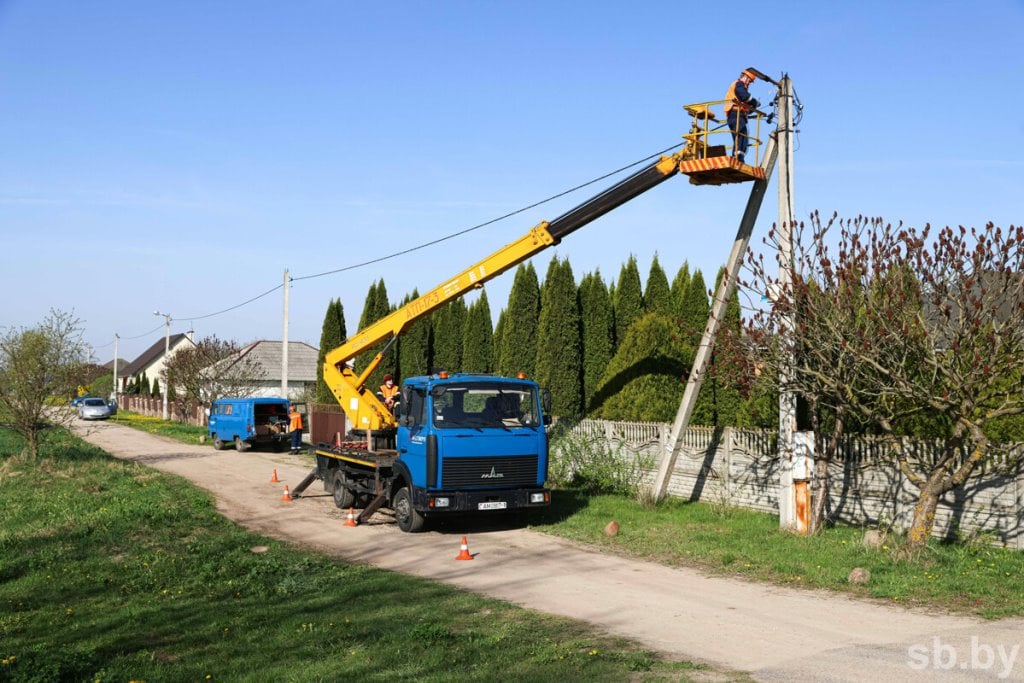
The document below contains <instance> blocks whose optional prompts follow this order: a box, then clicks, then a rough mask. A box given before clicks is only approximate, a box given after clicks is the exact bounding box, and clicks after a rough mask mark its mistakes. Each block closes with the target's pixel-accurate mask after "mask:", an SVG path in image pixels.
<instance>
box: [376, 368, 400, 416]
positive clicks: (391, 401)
mask: <svg viewBox="0 0 1024 683" xmlns="http://www.w3.org/2000/svg"><path fill="white" fill-rule="evenodd" d="M379 393H380V397H381V400H382V401H383V402H384V406H385V407H386V408H387V409H388V410H390V411H391V412H392V413H393V412H395V408H397V407H398V385H396V384H395V378H394V377H393V376H392V375H391V374H387V375H384V384H381V385H380V392H379Z"/></svg>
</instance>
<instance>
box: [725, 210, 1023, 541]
mask: <svg viewBox="0 0 1024 683" xmlns="http://www.w3.org/2000/svg"><path fill="white" fill-rule="evenodd" d="M768 242H769V243H770V244H772V245H773V246H776V247H777V246H778V244H777V233H776V232H775V231H773V232H772V233H771V234H770V235H769V238H768ZM793 245H794V247H793V248H794V270H795V272H796V274H797V275H796V277H795V278H794V282H792V283H791V284H788V285H785V286H783V284H782V283H781V282H780V281H779V279H778V276H777V275H774V273H777V272H778V267H777V266H775V265H774V264H771V265H768V264H766V263H765V261H764V258H763V257H757V256H754V255H753V254H751V255H750V256H749V257H748V260H747V268H748V271H749V273H750V275H751V279H750V281H749V282H745V283H743V284H744V286H745V288H747V289H748V290H750V291H752V292H757V293H761V292H767V293H769V298H770V299H771V305H770V306H769V307H768V308H765V309H762V310H760V311H757V312H756V313H755V314H754V315H753V316H752V318H751V319H750V321H749V330H748V331H749V339H750V342H751V347H752V349H753V350H754V353H755V354H756V356H757V358H758V360H759V362H760V363H762V364H763V366H764V368H765V369H766V371H767V372H770V373H773V374H775V375H776V376H777V375H778V374H779V372H780V370H783V369H784V368H789V370H788V372H786V373H785V376H786V377H787V379H786V380H785V385H784V386H780V387H779V388H780V389H782V390H789V391H793V392H796V393H797V394H799V395H802V396H804V397H806V398H807V399H808V400H809V401H810V402H811V404H812V405H814V406H815V407H817V408H819V409H827V410H828V411H829V412H830V414H831V416H832V419H833V429H832V437H833V438H832V439H831V448H834V445H835V443H836V441H837V440H838V436H839V435H841V434H842V432H843V430H844V425H845V424H846V422H847V420H849V419H856V420H858V421H860V422H861V423H862V424H863V425H865V426H867V427H868V428H871V429H874V430H877V431H879V432H880V433H881V434H883V435H885V436H888V437H889V438H890V441H891V444H892V447H893V452H894V453H895V459H896V464H897V465H898V467H899V469H900V471H901V472H902V474H903V475H904V476H905V477H906V478H907V479H908V480H909V481H910V482H911V483H912V484H913V485H914V486H916V487H917V489H918V501H917V504H916V506H915V509H914V517H913V521H912V524H911V528H910V532H909V542H910V545H911V549H912V550H916V549H918V548H920V547H922V546H923V545H924V544H925V543H926V542H927V540H928V538H929V536H930V535H931V532H932V529H933V527H934V523H935V513H936V509H937V506H938V503H939V500H940V498H941V497H942V496H943V494H945V493H947V492H949V491H951V490H952V489H954V488H955V487H958V486H962V485H963V484H964V482H965V481H966V480H967V478H968V476H970V475H971V474H972V472H975V471H976V470H977V469H978V468H979V466H980V465H981V464H982V463H984V462H985V461H986V458H988V457H989V455H990V446H991V441H992V437H991V433H992V432H993V429H994V428H995V427H996V426H997V425H998V424H999V423H1000V421H1005V420H1006V419H1007V418H1011V417H1012V416H1016V415H1021V414H1024V375H1022V371H1021V358H1022V357H1024V228H1021V227H1014V226H1010V228H1009V229H1008V230H1002V229H1001V228H998V227H995V226H994V225H992V224H988V225H986V226H985V227H984V228H983V229H970V230H968V229H967V228H963V227H959V228H955V229H954V228H949V227H947V228H943V229H941V230H938V231H933V230H932V229H931V228H930V227H929V226H927V225H926V226H925V227H924V228H923V229H915V228H910V227H904V226H903V225H902V224H898V225H896V226H893V225H890V224H886V223H884V222H883V221H882V220H881V219H874V218H873V219H868V218H864V217H858V218H856V219H853V220H838V219H837V218H836V217H835V216H833V217H832V219H831V220H829V221H827V222H825V223H823V222H822V221H821V219H820V217H819V216H818V214H816V213H815V214H813V215H812V216H811V220H810V222H809V224H808V225H807V226H805V225H803V224H800V225H799V226H797V227H796V229H795V230H794V235H793ZM914 431H916V432H917V433H925V434H928V435H929V436H933V437H936V438H938V439H940V440H941V442H942V444H943V448H942V449H941V454H940V455H939V456H937V457H934V458H928V459H924V458H921V457H918V456H914V455H912V454H911V453H908V452H907V451H905V450H904V449H902V448H901V443H902V442H901V440H900V439H899V438H897V437H899V436H900V435H903V434H906V433H908V432H914ZM830 451H831V449H830V448H826V452H830ZM817 471H818V472H819V473H820V472H821V470H820V469H817ZM822 493H823V492H822ZM818 498H819V499H823V498H824V496H823V495H820V494H819V495H818ZM820 502H821V503H822V504H823V503H824V501H823V500H821V501H820Z"/></svg>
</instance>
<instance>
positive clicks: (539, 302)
mask: <svg viewBox="0 0 1024 683" xmlns="http://www.w3.org/2000/svg"><path fill="white" fill-rule="evenodd" d="M721 276H722V271H720V272H719V276H718V277H719V278H720V277H721ZM418 296H419V294H418V293H417V292H416V291H413V292H412V294H409V295H407V296H406V297H405V298H404V299H403V300H402V303H401V304H400V305H404V304H406V303H408V302H410V301H412V300H413V299H415V298H417V297H418ZM395 308H396V307H394V306H392V305H391V304H390V303H389V301H388V295H387V289H386V287H385V284H384V280H383V279H380V280H378V281H376V282H374V283H373V285H371V287H370V290H369V292H368V293H367V296H366V300H365V303H364V305H363V312H362V315H361V317H360V320H359V329H363V328H365V327H366V326H367V325H369V324H371V323H373V322H375V321H377V320H379V319H381V318H382V317H384V316H385V315H387V314H388V313H390V312H391V311H393V310H395ZM709 310H710V301H709V293H708V287H707V285H706V284H705V281H704V277H703V275H702V273H701V271H700V270H696V271H695V272H693V273H692V274H691V273H690V269H689V266H688V264H686V263H684V264H683V265H682V266H681V267H680V268H679V270H678V272H677V273H676V276H675V278H674V279H673V280H672V282H671V284H669V281H668V277H667V276H666V274H665V271H664V269H663V268H662V266H661V264H660V263H659V262H658V257H657V255H655V257H654V259H653V260H652V262H651V266H650V269H649V272H648V275H647V281H646V287H644V286H643V285H642V284H641V280H640V272H639V268H638V266H637V262H636V258H635V257H633V256H630V257H629V259H628V260H627V261H626V263H624V264H623V265H622V268H621V270H620V272H619V276H618V279H617V280H615V281H614V282H612V283H610V284H606V283H605V281H604V279H603V277H602V276H601V273H600V272H599V271H596V272H594V273H587V274H586V275H584V276H583V278H582V280H581V281H580V283H579V285H577V284H576V279H575V277H574V275H573V271H572V266H571V265H570V264H569V261H568V259H559V258H558V257H557V256H556V257H554V258H552V259H551V261H550V263H549V264H548V269H547V273H546V275H545V278H544V282H543V284H542V283H541V282H540V281H539V279H538V277H537V272H536V270H535V269H534V267H533V264H532V263H529V262H527V263H525V264H521V265H520V266H519V267H518V268H517V270H516V273H515V278H514V280H513V283H512V289H511V292H510V293H509V299H508V303H507V305H506V306H505V307H504V309H503V310H502V312H501V314H500V316H499V318H498V321H497V324H496V325H493V324H492V318H491V309H490V304H489V302H488V300H487V293H486V291H485V290H482V291H481V294H480V297H479V298H477V299H476V300H475V301H474V302H472V303H471V304H468V305H467V304H466V302H465V300H464V299H462V298H459V299H456V300H454V301H452V302H450V303H449V304H447V305H446V306H444V307H443V308H441V309H439V310H437V311H435V312H434V313H433V314H432V315H430V316H426V317H424V318H422V319H421V320H418V321H417V322H416V323H414V324H413V326H412V327H411V328H410V329H409V330H408V331H407V332H406V333H405V334H403V335H402V337H401V338H400V339H399V340H398V341H397V342H396V343H395V344H393V345H392V347H391V348H390V349H389V350H388V352H387V354H386V355H385V357H384V359H383V361H382V363H381V365H380V366H379V367H378V368H377V369H376V370H375V371H374V373H373V374H371V376H370V380H369V386H373V387H375V386H377V385H378V384H380V383H381V381H382V379H383V376H384V374H385V373H390V374H392V375H395V377H396V379H400V378H401V377H409V376H413V375H418V374H424V373H426V372H428V371H431V370H434V369H448V370H461V371H464V372H496V373H498V374H502V375H514V374H516V373H518V372H523V373H526V375H527V376H529V377H532V378H534V379H536V380H537V381H538V382H539V383H540V384H541V385H542V386H546V387H548V388H550V390H551V393H552V398H553V412H554V413H555V414H556V415H558V416H560V417H565V418H570V419H575V418H579V417H583V416H588V417H600V418H604V419H615V420H653V421H670V420H672V418H673V417H674V416H675V412H676V410H677V408H678V406H679V401H680V399H681V397H682V394H683V390H684V388H685V381H686V377H687V375H688V372H689V368H690V366H691V364H692V362H693V358H694V355H695V353H696V349H697V346H698V344H699V341H700V338H701V335H702V333H703V330H704V327H705V325H706V323H707V318H708V313H709ZM740 327H741V320H740V306H739V299H738V295H736V294H734V295H733V298H732V300H731V301H730V303H729V306H728V310H727V312H726V318H725V320H724V321H723V325H722V332H721V333H720V335H719V341H718V343H717V344H716V353H715V356H714V359H713V361H712V367H711V369H710V371H709V374H708V376H707V378H706V379H705V381H704V384H703V387H702V390H701V394H700V396H699V397H698V402H697V406H696V409H695V412H694V416H693V420H692V422H693V423H694V424H707V425H721V426H725V425H740V426H754V425H759V426H765V425H768V424H770V423H771V421H772V420H773V419H774V412H773V410H772V409H771V408H772V400H771V397H770V396H767V395H764V394H763V393H760V392H758V391H757V387H756V384H755V382H754V375H755V373H754V372H753V368H751V367H749V365H748V364H746V363H745V361H744V360H743V357H742V354H739V353H733V352H732V351H733V349H735V348H736V345H735V344H734V343H733V342H734V341H735V340H736V339H738V336H739V334H740ZM345 337H346V333H345V322H344V312H343V309H342V305H341V301H340V299H335V300H332V301H331V302H330V303H329V305H328V309H327V314H326V316H325V319H324V327H323V332H322V335H321V340H320V354H321V358H320V360H321V363H320V364H321V366H322V363H323V357H324V355H325V354H326V352H327V350H329V349H332V348H335V347H336V346H338V345H339V344H340V343H341V342H342V341H343V340H344V339H345ZM379 350H380V349H379V348H378V349H374V350H373V351H371V352H368V353H365V354H363V355H362V356H360V357H359V358H357V359H356V366H355V369H356V371H357V372H362V371H363V370H365V368H366V367H367V365H368V364H369V363H370V362H371V360H372V359H373V357H374V356H375V355H376V353H377V352H378V351H379ZM318 400H320V401H324V402H331V401H333V398H332V397H331V395H330V392H329V391H328V390H327V388H326V386H323V382H322V379H321V383H320V386H319V387H318Z"/></svg>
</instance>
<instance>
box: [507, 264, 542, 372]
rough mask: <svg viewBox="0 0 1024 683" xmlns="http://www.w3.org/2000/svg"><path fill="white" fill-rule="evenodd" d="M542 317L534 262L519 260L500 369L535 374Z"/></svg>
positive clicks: (511, 293) (509, 297)
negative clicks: (539, 326) (538, 327)
mask: <svg viewBox="0 0 1024 683" xmlns="http://www.w3.org/2000/svg"><path fill="white" fill-rule="evenodd" d="M539 321H540V284H539V283H538V281H537V271H536V270H535V269H534V267H533V264H532V263H530V262H527V263H525V264H520V265H519V267H518V268H517V269H516V276H515V279H514V280H513V282H512V291H511V292H509V296H508V309H507V313H506V316H505V329H504V330H503V332H502V335H501V353H500V354H499V355H498V372H499V373H500V374H502V375H510V376H512V375H515V374H516V373H518V372H525V373H526V376H527V377H533V376H534V375H535V374H536V368H537V325H538V322H539Z"/></svg>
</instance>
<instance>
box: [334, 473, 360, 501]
mask: <svg viewBox="0 0 1024 683" xmlns="http://www.w3.org/2000/svg"><path fill="white" fill-rule="evenodd" d="M331 493H332V494H333V496H334V504H335V506H337V507H338V508H340V509H342V510H346V509H348V508H351V507H354V506H355V504H356V495H355V494H354V493H352V492H351V491H350V490H349V489H348V478H347V477H346V476H345V473H344V472H341V471H338V472H337V473H336V474H335V475H334V488H333V489H332V491H331Z"/></svg>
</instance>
